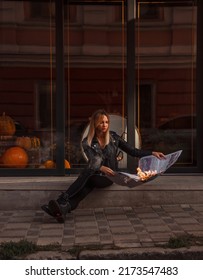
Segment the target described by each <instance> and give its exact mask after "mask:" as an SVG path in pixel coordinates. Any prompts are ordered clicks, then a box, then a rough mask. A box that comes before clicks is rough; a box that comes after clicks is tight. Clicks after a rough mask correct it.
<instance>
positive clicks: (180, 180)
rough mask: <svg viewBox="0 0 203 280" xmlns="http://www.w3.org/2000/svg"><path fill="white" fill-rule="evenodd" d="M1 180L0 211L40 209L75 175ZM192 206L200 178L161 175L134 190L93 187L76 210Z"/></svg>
mask: <svg viewBox="0 0 203 280" xmlns="http://www.w3.org/2000/svg"><path fill="white" fill-rule="evenodd" d="M1 179H2V180H1V182H0V194H1V195H0V210H13V209H15V210H16V209H40V206H41V205H42V204H45V203H47V202H48V201H49V200H50V199H56V198H57V197H58V195H59V194H60V192H61V191H65V190H66V189H67V188H68V186H69V185H70V184H71V183H72V182H73V181H74V180H75V179H76V176H69V177H37V178H36V177H34V178H33V177H32V178H31V177H29V178H24V177H18V178H5V177H4V178H1ZM194 203H198V204H199V203H203V176H195V175H193V176H178V175H163V176H159V177H158V178H156V179H155V180H153V181H150V182H148V183H146V184H143V185H141V186H138V187H136V188H127V187H123V186H118V185H116V184H113V185H112V186H110V187H107V188H95V189H94V191H93V192H91V193H90V194H89V195H88V196H87V197H86V198H85V199H84V200H83V201H82V202H81V203H80V205H79V208H83V209H84V208H96V207H109V206H112V207H124V206H130V207H136V206H145V205H156V204H157V205H159V204H165V205H166V204H194Z"/></svg>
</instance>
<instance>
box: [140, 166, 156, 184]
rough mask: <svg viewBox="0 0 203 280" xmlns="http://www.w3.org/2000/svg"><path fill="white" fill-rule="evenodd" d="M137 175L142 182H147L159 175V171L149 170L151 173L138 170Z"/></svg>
mask: <svg viewBox="0 0 203 280" xmlns="http://www.w3.org/2000/svg"><path fill="white" fill-rule="evenodd" d="M137 175H138V176H139V177H140V180H141V181H146V180H148V179H149V178H151V177H153V176H155V175H157V171H156V170H154V171H153V170H149V171H142V170H141V168H139V167H138V168H137Z"/></svg>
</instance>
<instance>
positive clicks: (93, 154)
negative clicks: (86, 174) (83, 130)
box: [82, 138, 103, 171]
mask: <svg viewBox="0 0 203 280" xmlns="http://www.w3.org/2000/svg"><path fill="white" fill-rule="evenodd" d="M82 147H83V150H84V153H85V155H86V156H87V158H88V168H90V169H92V170H94V171H99V170H100V167H101V166H102V162H103V158H102V155H101V154H100V153H99V152H98V151H97V149H96V148H95V149H94V146H93V147H90V146H89V145H88V144H87V139H86V138H85V139H84V140H83V141H82Z"/></svg>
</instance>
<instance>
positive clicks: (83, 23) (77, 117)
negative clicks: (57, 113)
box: [64, 1, 126, 168]
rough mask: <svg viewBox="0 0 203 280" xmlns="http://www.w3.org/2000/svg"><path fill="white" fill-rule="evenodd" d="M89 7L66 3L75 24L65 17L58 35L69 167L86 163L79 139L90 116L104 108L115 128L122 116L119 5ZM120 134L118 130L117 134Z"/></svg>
mask: <svg viewBox="0 0 203 280" xmlns="http://www.w3.org/2000/svg"><path fill="white" fill-rule="evenodd" d="M95 2H96V1H92V2H91V1H83V4H81V3H78V4H77V2H75V1H67V5H68V4H69V6H67V7H69V11H74V12H75V13H76V14H75V17H76V19H77V20H76V21H75V22H72V21H71V14H69V16H70V17H68V18H67V19H66V20H65V33H64V39H65V58H66V60H65V80H66V85H67V89H66V158H67V159H68V160H69V161H70V163H71V167H72V168H80V167H82V166H83V165H85V164H86V158H85V156H84V155H83V153H82V150H81V140H82V138H83V136H84V133H85V131H86V128H87V126H88V124H89V118H90V116H91V115H92V113H93V112H94V111H95V110H97V109H99V108H104V109H105V110H106V111H107V112H108V113H109V114H110V115H112V116H113V117H112V119H116V123H117V120H118V119H119V120H118V122H119V126H120V127H122V126H123V124H122V123H123V118H124V116H125V114H126V112H125V62H126V61H125V60H126V39H125V36H126V34H125V12H126V9H125V8H126V7H125V1H98V5H95ZM84 3H85V5H84ZM70 8H71V9H70ZM114 116H118V118H117V117H116V118H114ZM119 117H120V118H119ZM113 125H114V124H113V123H111V128H112V129H114V127H113ZM116 126H118V125H117V124H116ZM122 132H124V127H123V131H122V130H121V131H119V133H120V134H121V133H122Z"/></svg>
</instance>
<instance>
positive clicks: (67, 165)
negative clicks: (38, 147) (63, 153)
mask: <svg viewBox="0 0 203 280" xmlns="http://www.w3.org/2000/svg"><path fill="white" fill-rule="evenodd" d="M44 166H45V168H55V167H56V163H55V162H54V161H53V160H51V159H48V160H46V161H45V162H44ZM64 167H65V169H69V168H70V163H69V161H67V160H66V159H65V160H64Z"/></svg>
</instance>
